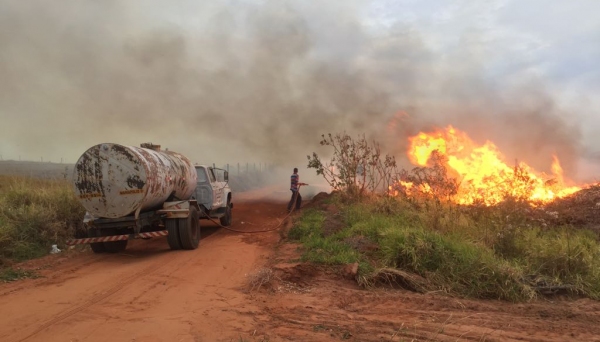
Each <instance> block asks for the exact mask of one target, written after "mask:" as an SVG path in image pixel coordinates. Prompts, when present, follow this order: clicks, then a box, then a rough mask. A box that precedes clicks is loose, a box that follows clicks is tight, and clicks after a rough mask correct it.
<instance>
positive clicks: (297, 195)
mask: <svg viewBox="0 0 600 342" xmlns="http://www.w3.org/2000/svg"><path fill="white" fill-rule="evenodd" d="M291 191H292V198H291V199H290V203H289V204H288V208H287V209H288V211H291V210H292V206H293V205H294V201H295V202H296V210H298V209H300V206H301V205H302V196H300V191H298V190H296V191H294V190H291Z"/></svg>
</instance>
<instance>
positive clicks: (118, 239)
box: [67, 143, 233, 253]
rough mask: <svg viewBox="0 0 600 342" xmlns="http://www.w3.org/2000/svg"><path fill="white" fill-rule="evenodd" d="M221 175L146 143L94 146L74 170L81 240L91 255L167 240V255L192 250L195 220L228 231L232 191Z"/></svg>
mask: <svg viewBox="0 0 600 342" xmlns="http://www.w3.org/2000/svg"><path fill="white" fill-rule="evenodd" d="M228 180H229V175H228V172H227V171H226V170H222V169H218V168H215V167H210V166H206V165H193V164H192V163H191V162H190V160H189V159H188V158H186V157H185V156H183V155H181V154H179V153H176V152H172V151H167V150H165V151H162V150H161V149H160V145H154V144H151V143H146V144H141V145H140V147H137V146H124V145H119V144H112V143H104V144H98V145H95V146H93V147H91V148H89V149H88V150H87V151H85V152H84V153H83V155H81V157H80V158H79V160H77V163H76V164H75V169H74V174H73V188H74V191H75V195H76V196H77V198H78V199H79V202H80V203H81V204H82V205H83V207H84V208H85V209H86V211H87V212H86V214H85V217H84V219H83V223H84V228H85V230H84V232H83V234H84V235H85V236H83V237H79V238H76V239H73V240H70V241H68V242H67V244H69V245H75V244H90V246H91V248H92V250H93V251H94V252H95V253H102V252H111V253H116V252H120V251H123V250H125V248H126V247H127V242H128V241H129V240H131V239H138V238H144V239H147V238H153V237H161V236H166V237H167V241H168V243H169V247H171V249H196V248H197V247H198V244H199V242H200V221H199V220H200V219H219V220H220V224H221V225H223V226H229V225H230V224H231V216H232V208H233V203H232V198H231V189H230V187H229V184H228Z"/></svg>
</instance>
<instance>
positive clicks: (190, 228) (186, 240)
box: [178, 207, 200, 249]
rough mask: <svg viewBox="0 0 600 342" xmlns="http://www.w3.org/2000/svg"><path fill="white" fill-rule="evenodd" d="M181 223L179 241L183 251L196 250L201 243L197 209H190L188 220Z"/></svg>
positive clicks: (181, 220)
mask: <svg viewBox="0 0 600 342" xmlns="http://www.w3.org/2000/svg"><path fill="white" fill-rule="evenodd" d="M178 221H179V241H180V242H181V247H182V248H183V249H196V248H198V244H199V243H200V218H199V217H198V210H197V209H196V207H190V214H189V215H188V217H187V218H184V219H178Z"/></svg>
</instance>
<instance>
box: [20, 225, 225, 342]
mask: <svg viewBox="0 0 600 342" xmlns="http://www.w3.org/2000/svg"><path fill="white" fill-rule="evenodd" d="M216 234H218V233H215V234H211V235H210V236H209V237H206V238H204V239H203V241H206V240H212V239H211V238H213V236H214V235H216ZM188 253H189V252H188ZM123 254H126V253H123ZM171 254H173V255H175V254H176V255H177V257H171V258H168V259H167V261H166V262H161V263H160V264H158V265H157V264H156V262H153V263H152V264H151V265H149V266H147V267H145V268H142V269H141V270H139V271H137V272H135V273H133V274H132V275H130V276H127V277H125V278H124V279H121V280H119V281H117V283H116V284H114V285H112V286H110V287H109V288H108V289H106V291H103V292H102V293H101V294H98V295H95V296H93V297H92V298H90V299H88V300H86V301H84V302H83V303H82V304H79V305H77V306H75V307H73V308H70V309H67V310H66V311H63V312H62V313H61V314H59V315H57V316H55V317H54V318H53V319H51V320H49V321H47V322H46V323H44V324H42V325H41V326H39V327H38V328H36V329H35V330H34V331H32V332H31V333H29V334H28V335H26V336H25V337H22V338H20V339H18V340H16V341H18V342H23V341H27V340H28V339H30V338H32V337H35V336H36V335H38V334H39V333H41V332H43V331H44V330H46V329H49V328H51V327H52V326H53V325H56V324H58V323H60V322H62V321H64V320H66V319H67V318H69V317H71V316H73V315H76V314H78V313H80V312H82V311H84V310H86V309H88V308H90V307H92V306H94V305H95V304H97V303H100V302H102V301H103V300H106V299H108V298H109V297H111V296H112V295H114V294H116V293H117V292H119V291H121V290H123V289H125V287H126V286H128V285H130V284H131V283H133V282H135V281H139V280H142V279H144V278H147V277H149V276H152V275H154V274H156V273H157V272H158V271H160V270H162V269H164V268H165V267H167V266H173V264H175V265H177V266H175V267H172V270H171V271H170V272H169V273H168V275H171V274H173V273H175V272H176V271H178V270H179V269H181V268H182V267H184V266H185V265H187V264H188V263H189V262H190V261H191V260H192V259H191V258H189V256H188V257H187V258H186V259H184V260H181V259H183V258H184V257H185V251H179V252H172V253H171ZM101 260H102V259H97V260H96V261H94V262H98V261H101ZM94 262H87V263H85V265H89V264H91V263H94ZM156 284H157V283H156V282H154V283H153V285H156ZM142 292H143V291H140V293H142ZM142 294H143V293H142ZM140 296H141V295H140Z"/></svg>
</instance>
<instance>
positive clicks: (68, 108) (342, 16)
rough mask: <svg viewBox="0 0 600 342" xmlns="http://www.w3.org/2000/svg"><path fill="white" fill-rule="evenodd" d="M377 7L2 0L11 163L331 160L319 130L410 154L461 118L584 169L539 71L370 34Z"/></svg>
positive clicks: (490, 136)
mask: <svg viewBox="0 0 600 342" xmlns="http://www.w3.org/2000/svg"><path fill="white" fill-rule="evenodd" d="M367 8H368V2H366V1H349V2H334V1H330V2H325V1H324V2H292V1H224V2H219V3H218V4H217V3H208V2H206V3H205V2H197V1H183V2H167V1H164V2H161V1H102V2H97V1H62V2H47V1H39V0H38V1H34V0H32V1H8V0H0V117H1V118H2V124H1V126H0V142H1V146H0V154H2V155H3V159H16V158H17V157H18V156H22V157H23V158H24V159H30V160H38V159H39V158H40V157H44V158H45V160H58V159H60V158H65V159H66V160H69V161H71V162H74V161H75V160H76V159H77V158H78V156H79V155H80V154H81V153H82V152H83V151H85V150H86V149H87V148H89V147H90V146H92V145H94V144H97V143H102V142H114V143H121V144H125V145H138V144H139V143H141V142H153V143H157V144H161V145H163V146H164V147H168V148H170V149H172V150H175V151H178V152H181V153H183V154H185V155H187V156H189V157H190V158H191V159H193V160H194V161H198V162H211V163H212V162H216V163H235V162H269V163H276V164H279V165H288V164H289V165H292V164H293V165H294V166H304V164H305V161H306V155H307V154H310V153H312V152H313V151H319V152H320V153H324V154H325V155H326V154H327V151H326V150H322V149H320V147H319V146H318V141H319V139H320V135H321V134H327V133H337V132H347V133H349V134H355V135H358V134H364V135H365V136H366V137H368V138H369V139H375V140H377V141H379V142H381V143H382V144H383V146H384V149H385V150H387V151H389V153H391V154H395V155H397V156H398V158H399V159H402V158H403V155H404V151H405V149H406V138H407V136H408V135H411V134H415V133H417V132H418V131H420V130H428V129H432V128H434V127H439V126H445V125H448V124H452V125H454V126H455V127H456V128H459V129H463V130H465V131H467V133H469V135H471V136H472V137H473V139H475V140H476V141H479V142H484V141H485V140H491V141H493V142H495V143H496V144H497V145H498V146H499V147H500V149H501V150H502V151H503V152H504V154H505V155H506V157H507V158H508V159H510V160H514V159H518V160H522V161H526V162H528V163H529V164H530V165H532V166H534V167H536V168H537V169H540V170H543V171H548V170H549V166H550V162H551V160H552V154H556V155H557V156H558V157H559V158H560V159H561V161H562V162H563V166H564V167H565V170H566V171H567V173H568V174H570V175H572V176H573V177H575V176H576V175H577V172H579V171H580V170H577V168H576V166H577V165H578V159H579V158H581V156H582V155H583V154H584V152H585V151H586V146H585V144H584V142H583V140H582V133H581V123H580V122H578V121H577V120H576V119H574V118H575V117H576V116H574V115H573V113H572V112H571V109H569V108H565V107H564V106H563V105H561V104H559V103H558V102H557V101H556V99H555V96H556V94H555V90H554V89H553V88H552V87H549V86H548V85H547V83H546V82H545V80H544V78H543V77H540V76H539V75H536V74H528V73H524V75H522V76H519V77H518V78H517V80H516V81H514V79H515V77H514V76H511V77H512V78H511V80H513V81H511V82H498V81H497V78H499V77H500V76H498V75H495V74H494V73H493V72H490V71H489V69H488V68H487V66H486V60H487V58H489V55H490V52H489V51H488V50H486V49H485V48H484V47H483V44H484V40H485V39H484V38H483V37H482V36H481V35H480V34H479V33H478V32H477V30H473V31H472V32H471V31H468V32H466V33H462V34H461V35H460V36H459V37H458V38H457V39H458V41H459V44H456V45H455V46H454V47H448V48H447V49H446V50H445V51H444V55H443V56H440V54H439V51H438V50H436V49H432V48H431V46H430V42H429V41H430V40H429V39H428V36H427V33H426V32H423V31H421V30H420V29H419V26H418V24H415V23H403V22H400V21H399V22H392V23H391V24H389V25H385V26H381V27H379V28H377V29H374V28H373V27H372V26H369V25H367V24H365V21H364V18H363V13H364V11H366V9H367ZM490 75H492V77H491V76H490ZM511 75H514V70H512V71H511ZM502 77H504V76H502ZM503 80H506V78H503ZM399 113H404V114H402V115H399Z"/></svg>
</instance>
